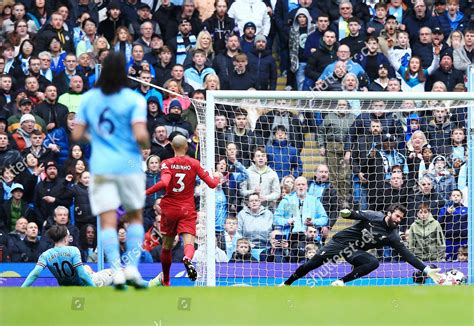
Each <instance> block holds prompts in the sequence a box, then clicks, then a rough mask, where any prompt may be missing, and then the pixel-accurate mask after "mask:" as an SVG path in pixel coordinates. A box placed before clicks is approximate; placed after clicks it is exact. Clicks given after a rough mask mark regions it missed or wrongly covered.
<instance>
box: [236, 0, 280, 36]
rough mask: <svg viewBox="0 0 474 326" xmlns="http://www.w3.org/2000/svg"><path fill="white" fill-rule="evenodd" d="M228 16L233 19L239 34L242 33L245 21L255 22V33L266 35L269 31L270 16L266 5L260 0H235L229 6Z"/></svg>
mask: <svg viewBox="0 0 474 326" xmlns="http://www.w3.org/2000/svg"><path fill="white" fill-rule="evenodd" d="M229 17H231V18H233V19H235V22H236V24H237V26H238V27H239V31H240V34H241V35H242V34H243V33H244V25H245V24H246V23H247V22H253V23H254V24H255V29H256V31H255V33H256V34H263V35H265V36H268V34H269V33H270V26H271V21H270V16H269V15H268V9H267V5H266V4H265V3H264V2H263V1H261V0H257V1H254V0H237V1H235V2H234V3H232V5H231V6H230V9H229Z"/></svg>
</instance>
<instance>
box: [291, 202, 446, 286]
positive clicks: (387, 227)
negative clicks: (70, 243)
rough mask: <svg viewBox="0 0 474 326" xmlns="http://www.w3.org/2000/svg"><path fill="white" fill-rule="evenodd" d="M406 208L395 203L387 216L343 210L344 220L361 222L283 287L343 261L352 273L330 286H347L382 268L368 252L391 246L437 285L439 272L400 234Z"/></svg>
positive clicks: (330, 245)
mask: <svg viewBox="0 0 474 326" xmlns="http://www.w3.org/2000/svg"><path fill="white" fill-rule="evenodd" d="M406 212H407V209H406V208H405V206H402V205H400V204H393V205H391V206H390V207H389V208H388V211H387V212H386V214H385V215H384V214H383V213H381V212H374V211H350V210H348V209H344V210H342V211H341V217H343V218H348V219H352V220H358V221H359V222H357V223H356V224H354V225H353V226H351V227H348V228H346V229H344V230H342V231H340V232H338V233H336V234H335V235H334V237H333V238H332V240H331V241H330V242H329V243H328V244H326V245H325V246H323V247H322V248H321V249H319V250H318V252H317V253H316V254H315V255H314V256H313V258H311V259H310V260H309V261H308V262H306V263H304V264H303V265H301V266H300V267H298V268H297V269H296V272H294V273H293V274H292V275H291V276H290V277H289V278H288V279H287V280H286V281H285V282H284V283H283V284H282V285H291V284H292V283H293V282H294V281H296V280H298V279H300V278H302V277H304V276H305V275H306V274H308V273H309V272H310V271H312V270H313V269H316V268H318V267H320V266H322V265H324V264H326V263H328V262H331V261H332V262H336V260H337V259H338V258H344V259H345V260H346V261H347V262H348V263H350V264H351V265H353V269H352V272H350V273H349V274H347V275H346V276H344V277H343V278H341V279H339V280H336V281H334V282H332V283H331V285H333V286H344V285H345V283H347V282H350V281H353V280H355V279H358V278H360V277H362V276H364V275H367V274H369V273H370V272H372V271H374V270H375V269H377V267H379V261H378V260H377V258H375V257H374V256H372V255H371V254H369V253H367V252H366V251H367V250H370V249H374V248H382V247H384V246H389V247H392V248H393V249H395V250H396V251H397V252H398V254H399V255H400V256H401V257H402V259H403V260H405V261H406V262H407V263H409V264H410V265H412V266H413V267H415V268H417V269H419V270H420V271H423V273H425V274H426V275H428V276H429V277H430V278H431V279H433V281H434V282H435V283H439V281H440V279H441V277H442V275H441V274H439V271H440V270H439V269H433V268H430V267H429V266H426V265H425V264H423V262H422V261H420V260H419V259H418V258H416V257H415V256H414V255H413V254H412V253H411V252H410V251H409V250H408V249H407V248H406V247H405V245H404V244H403V243H402V240H401V239H400V236H399V234H398V226H399V225H400V222H401V220H402V219H404V218H405V215H406Z"/></svg>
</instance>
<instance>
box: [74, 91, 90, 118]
mask: <svg viewBox="0 0 474 326" xmlns="http://www.w3.org/2000/svg"><path fill="white" fill-rule="evenodd" d="M89 94H90V93H89ZM89 94H87V93H86V94H84V95H83V96H82V99H81V101H80V104H79V109H78V110H77V113H76V117H75V119H76V122H78V123H80V124H83V125H87V123H88V122H87V114H86V110H87V107H88V101H87V99H88V98H89V96H88V95H89Z"/></svg>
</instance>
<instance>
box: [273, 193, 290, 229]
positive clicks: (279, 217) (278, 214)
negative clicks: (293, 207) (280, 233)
mask: <svg viewBox="0 0 474 326" xmlns="http://www.w3.org/2000/svg"><path fill="white" fill-rule="evenodd" d="M288 205H289V202H288V199H287V198H283V199H282V201H281V202H280V204H278V207H277V209H276V210H275V214H273V224H274V225H276V226H281V227H284V226H286V224H287V220H288V215H289V214H288V211H287V209H286V208H287V207H288Z"/></svg>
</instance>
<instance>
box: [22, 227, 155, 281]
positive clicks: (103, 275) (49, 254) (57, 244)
mask: <svg viewBox="0 0 474 326" xmlns="http://www.w3.org/2000/svg"><path fill="white" fill-rule="evenodd" d="M48 236H49V237H50V238H51V240H53V241H54V248H51V249H49V250H47V251H45V252H44V253H42V254H41V256H40V257H39V258H38V262H37V263H36V266H35V268H34V269H33V270H32V271H31V272H30V274H29V275H28V277H27V278H26V280H25V282H23V284H22V285H21V287H29V286H31V285H32V284H33V282H34V281H35V280H36V279H37V278H38V277H39V276H40V274H41V272H42V271H43V269H45V268H48V269H49V271H50V272H51V273H52V274H53V275H54V277H55V278H56V280H57V281H58V284H59V285H61V286H71V285H72V286H94V287H102V286H107V285H111V284H112V282H113V273H112V270H111V269H104V270H102V271H100V272H97V273H94V271H92V269H91V268H90V267H89V266H87V265H82V261H81V253H80V252H79V249H77V247H73V246H69V237H70V234H69V230H68V229H67V227H66V226H64V225H53V226H52V227H51V228H50V229H49V230H48ZM144 284H145V285H146V286H147V287H152V286H160V285H161V281H160V278H159V276H157V277H155V278H154V279H152V280H150V281H149V282H144Z"/></svg>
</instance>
